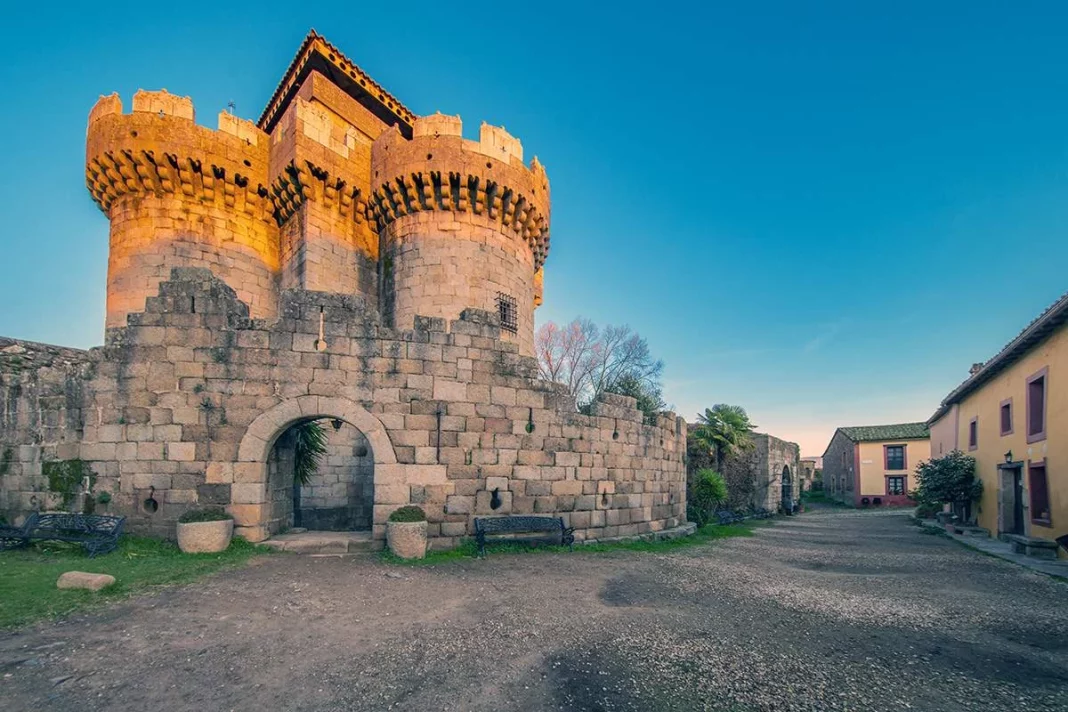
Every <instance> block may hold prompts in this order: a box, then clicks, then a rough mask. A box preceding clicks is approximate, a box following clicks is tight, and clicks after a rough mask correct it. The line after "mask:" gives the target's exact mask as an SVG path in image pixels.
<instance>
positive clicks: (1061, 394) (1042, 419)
mask: <svg viewBox="0 0 1068 712" xmlns="http://www.w3.org/2000/svg"><path fill="white" fill-rule="evenodd" d="M1066 319H1068V294H1066V295H1065V296H1063V297H1061V298H1060V299H1059V300H1058V301H1057V302H1056V303H1055V304H1053V305H1052V306H1051V307H1050V308H1049V309H1047V310H1046V311H1045V312H1043V313H1042V314H1041V315H1040V316H1039V317H1038V318H1037V319H1035V320H1034V321H1033V322H1031V324H1029V325H1028V326H1027V328H1025V329H1024V330H1023V331H1022V332H1021V333H1020V334H1019V335H1018V336H1017V337H1016V338H1015V339H1013V340H1012V341H1011V342H1009V343H1008V344H1007V345H1006V346H1005V347H1004V348H1003V349H1002V350H1001V351H1000V352H999V353H998V354H997V355H996V356H994V358H992V359H990V360H989V361H987V362H986V363H985V364H976V366H974V367H973V368H972V373H971V375H970V376H969V378H968V379H967V380H966V381H964V383H962V384H961V385H959V386H958V387H957V388H956V389H955V390H953V392H952V393H950V394H949V395H948V396H946V398H945V399H944V400H943V401H942V404H941V405H940V406H939V408H938V410H937V411H936V412H935V414H934V415H933V416H931V419H930V421H928V422H929V423H930V427H931V450H932V453H931V454H932V456H934V457H938V456H940V455H944V454H946V453H948V452H950V451H952V450H961V451H963V452H966V453H967V454H969V455H971V456H972V457H974V458H975V459H976V473H977V475H978V476H979V478H980V479H981V480H982V482H983V496H982V499H981V500H980V502H979V507H978V524H979V526H982V527H985V528H987V529H989V530H990V531H991V532H993V533H996V534H997V535H998V536H999V537H1005V536H1007V535H1010V534H1020V535H1026V536H1032V537H1037V538H1040V539H1057V538H1058V537H1063V536H1065V535H1068V474H1066V472H1068V469H1066V468H1068V441H1066V440H1061V439H1060V438H1061V434H1062V433H1063V432H1064V429H1065V427H1066V426H1068V389H1065V388H1063V387H1061V386H1059V385H1058V384H1061V383H1063V381H1064V379H1068V329H1066V328H1065V321H1066Z"/></svg>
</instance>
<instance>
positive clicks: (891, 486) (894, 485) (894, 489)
mask: <svg viewBox="0 0 1068 712" xmlns="http://www.w3.org/2000/svg"><path fill="white" fill-rule="evenodd" d="M905 480H906V478H905V476H904V475H892V476H890V477H887V478H886V493H887V494H905Z"/></svg>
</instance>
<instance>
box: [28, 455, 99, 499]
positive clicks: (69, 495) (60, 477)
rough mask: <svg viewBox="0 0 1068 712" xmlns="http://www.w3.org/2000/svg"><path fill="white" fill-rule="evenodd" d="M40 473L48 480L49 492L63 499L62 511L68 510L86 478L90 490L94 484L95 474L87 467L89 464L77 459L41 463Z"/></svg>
mask: <svg viewBox="0 0 1068 712" xmlns="http://www.w3.org/2000/svg"><path fill="white" fill-rule="evenodd" d="M41 472H42V473H43V474H44V476H45V477H47V478H48V489H49V491H50V492H53V493H55V494H58V495H60V496H61V497H63V509H69V508H70V505H71V503H72V502H73V501H74V497H75V496H76V495H77V494H78V488H79V487H81V484H82V482H83V481H84V480H85V478H86V477H88V478H89V489H90V490H92V488H93V484H94V483H95V482H96V473H94V472H93V470H92V468H90V467H89V463H87V462H85V461H84V460H81V459H79V458H74V459H73V460H51V461H49V462H45V463H42V465H41Z"/></svg>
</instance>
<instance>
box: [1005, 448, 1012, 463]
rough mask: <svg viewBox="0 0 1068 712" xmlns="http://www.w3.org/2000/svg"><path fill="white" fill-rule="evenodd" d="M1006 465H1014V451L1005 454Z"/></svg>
mask: <svg viewBox="0 0 1068 712" xmlns="http://www.w3.org/2000/svg"><path fill="white" fill-rule="evenodd" d="M1005 464H1006V465H1011V464H1012V450H1009V451H1008V452H1007V453H1005Z"/></svg>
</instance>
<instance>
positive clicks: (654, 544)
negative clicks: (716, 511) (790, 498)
mask: <svg viewBox="0 0 1068 712" xmlns="http://www.w3.org/2000/svg"><path fill="white" fill-rule="evenodd" d="M771 523H772V520H767V519H765V520H760V521H751V522H743V523H741V524H730V525H727V526H719V525H716V524H709V525H706V526H703V527H701V528H699V529H698V530H697V532H696V533H694V534H692V535H691V536H685V537H679V538H677V539H661V540H657V541H651V540H644V539H637V540H633V541H620V542H609V543H605V544H575V549H574V552H569V551H568V548H567V547H566V546H538V547H531V546H529V545H526V544H508V543H506V542H495V543H494V544H493V545H492V546H490V547H489V553H488V558H489V559H492V558H493V557H495V556H501V555H508V554H560V553H563V554H567V553H574V554H576V555H583V554H608V553H612V552H617V551H630V552H646V553H653V554H655V553H664V552H671V551H675V550H677V549H689V548H692V547H697V546H701V545H702V544H710V543H712V542H714V541H717V540H719V539H730V538H733V537H739V536H753V535H754V532H755V530H756V529H759V528H761V527H765V526H769V525H770V524H771ZM379 558H381V559H382V561H385V562H387V563H391V564H401V565H403V566H434V565H437V564H447V563H450V562H454V561H461V560H468V561H469V560H471V559H476V558H478V548H477V545H476V544H475V541H474V540H473V539H466V540H464V542H463V543H462V544H460V546H458V547H456V548H455V549H449V550H448V551H428V552H427V554H426V558H425V559H402V558H400V557H398V556H394V555H393V554H391V553H390V552H389V550H385V551H383V552H381V553H380V554H379Z"/></svg>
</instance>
